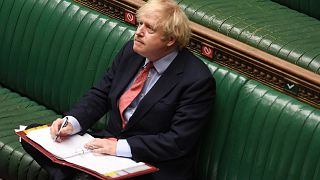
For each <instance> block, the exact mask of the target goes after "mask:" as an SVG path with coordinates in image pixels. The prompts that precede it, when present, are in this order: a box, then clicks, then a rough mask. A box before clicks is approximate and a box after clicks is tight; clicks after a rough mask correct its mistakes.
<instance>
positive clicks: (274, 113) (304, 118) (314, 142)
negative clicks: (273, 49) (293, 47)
mask: <svg viewBox="0 0 320 180" xmlns="http://www.w3.org/2000/svg"><path fill="white" fill-rule="evenodd" d="M219 71H221V70H219ZM229 76H230V75H229ZM215 77H216V78H218V79H219V76H215ZM235 77H236V76H235V75H234V77H228V76H224V78H228V79H230V80H231V79H235ZM238 79H239V77H238ZM240 79H242V78H240ZM238 81H239V80H237V81H230V82H229V85H228V86H229V87H232V88H226V87H228V86H226V85H223V84H219V81H218V83H217V85H218V86H219V85H220V86H223V90H224V91H223V92H221V91H220V92H219V89H218V92H217V93H218V96H217V98H218V99H217V100H218V101H217V102H216V104H215V111H214V112H215V113H220V114H213V115H212V116H213V118H212V121H214V122H213V124H214V125H213V126H214V128H212V125H210V126H209V128H208V129H207V130H206V133H205V135H204V139H205V140H204V142H203V143H202V144H201V151H200V159H199V162H198V163H197V166H198V169H199V170H198V177H199V179H212V180H216V179H217V180H220V179H221V180H222V179H238V180H248V179H255V180H256V179H265V180H269V179H276V180H310V179H319V178H320V166H319V162H320V151H319V149H320V127H319V125H320V110H319V109H315V108H313V107H311V106H309V105H306V104H305V103H301V102H299V101H297V100H296V99H294V98H292V97H289V96H287V95H284V94H282V93H279V92H277V91H275V90H273V89H271V88H268V87H266V86H264V85H262V84H260V83H258V82H256V81H253V80H249V81H246V82H245V83H244V84H243V83H241V80H240V82H238ZM231 85H232V86H231ZM239 88H240V90H239ZM234 89H238V90H239V91H238V92H236V91H235V92H233V90H234ZM228 91H229V92H228ZM228 94H230V95H231V96H232V95H234V96H235V97H234V98H230V95H228ZM219 98H220V100H219ZM231 99H232V101H231ZM223 100H224V101H223ZM219 101H220V102H219ZM218 106H221V107H218ZM218 109H219V110H218Z"/></svg>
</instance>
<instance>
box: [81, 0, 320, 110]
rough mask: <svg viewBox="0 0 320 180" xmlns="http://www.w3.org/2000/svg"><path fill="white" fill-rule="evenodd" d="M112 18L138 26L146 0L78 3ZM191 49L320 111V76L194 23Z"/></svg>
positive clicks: (93, 0) (99, 0)
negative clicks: (138, 12) (138, 17)
mask: <svg viewBox="0 0 320 180" xmlns="http://www.w3.org/2000/svg"><path fill="white" fill-rule="evenodd" d="M75 1H77V2H79V3H81V4H83V5H85V6H87V7H89V8H92V9H95V10H97V11H99V12H101V13H103V14H106V15H108V16H110V17H112V18H116V19H118V20H121V21H123V22H126V23H129V24H131V25H133V26H136V24H137V22H136V19H135V12H136V10H137V9H138V8H139V7H141V6H142V5H143V4H144V3H145V2H144V1H142V0H121V1H120V0H118V1H116V0H75ZM191 28H192V37H191V41H190V44H189V46H188V48H189V49H190V50H191V51H192V52H194V53H195V54H198V55H200V56H203V57H205V58H207V59H209V60H210V61H214V62H215V63H217V64H220V65H222V66H226V67H228V68H230V69H233V70H235V71H237V72H239V73H241V74H244V75H246V76H248V77H250V78H252V79H255V80H257V81H259V82H261V83H263V84H265V85H267V86H270V87H273V88H275V89H277V90H279V91H281V92H284V93H286V94H288V95H291V96H293V97H295V98H297V99H299V100H301V101H304V102H306V103H309V104H310V105H312V106H315V107H317V108H320V75H318V74H316V73H313V72H310V71H308V70H306V69H303V68H301V67H299V66H296V65H294V64H291V63H289V62H287V61H285V60H282V59H280V58H278V57H275V56H273V55H271V54H268V53H266V52H264V51H262V50H259V49H257V48H254V47H252V46H250V45H247V44H245V43H242V42H239V41H237V40H235V39H232V38H230V37H228V36H225V35H223V34H220V33H218V32H216V31H213V30H211V29H209V28H206V27H203V26H201V25H199V24H196V23H191Z"/></svg>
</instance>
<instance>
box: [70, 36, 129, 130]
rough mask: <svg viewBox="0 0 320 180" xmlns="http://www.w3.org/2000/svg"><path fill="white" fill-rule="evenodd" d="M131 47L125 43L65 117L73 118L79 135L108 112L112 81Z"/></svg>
mask: <svg viewBox="0 0 320 180" xmlns="http://www.w3.org/2000/svg"><path fill="white" fill-rule="evenodd" d="M130 45H132V43H130V42H129V43H127V44H126V45H125V46H124V47H123V48H122V49H121V50H120V51H119V53H118V54H117V56H116V57H115V59H114V60H113V63H112V66H111V67H110V68H109V69H108V70H107V72H106V73H105V74H104V76H103V77H102V79H100V80H99V81H98V82H97V83H96V84H95V85H94V86H93V87H92V88H91V89H90V90H89V91H88V92H87V93H86V94H85V95H84V96H83V97H82V98H81V99H80V100H79V102H77V103H76V104H75V105H74V106H73V107H72V108H71V110H70V111H69V112H67V113H65V115H69V116H73V117H75V118H76V119H77V120H78V121H79V123H80V126H81V128H82V131H81V132H80V133H83V132H86V130H87V129H89V128H90V127H91V126H92V125H93V124H94V123H95V122H96V121H97V120H98V119H99V118H101V117H102V116H103V115H104V114H106V113H107V112H108V111H109V110H110V107H111V105H110V99H109V98H108V95H109V92H110V88H111V85H112V81H113V79H114V76H115V73H116V72H117V68H118V65H119V64H120V63H121V61H122V60H123V59H125V57H124V56H125V55H124V54H126V53H125V52H126V50H127V49H128V48H129V47H130Z"/></svg>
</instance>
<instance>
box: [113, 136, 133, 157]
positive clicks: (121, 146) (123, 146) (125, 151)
mask: <svg viewBox="0 0 320 180" xmlns="http://www.w3.org/2000/svg"><path fill="white" fill-rule="evenodd" d="M116 155H117V156H121V157H128V158H131V157H132V154H131V148H130V146H129V144H128V142H127V140H125V139H119V140H118V143H117V149H116Z"/></svg>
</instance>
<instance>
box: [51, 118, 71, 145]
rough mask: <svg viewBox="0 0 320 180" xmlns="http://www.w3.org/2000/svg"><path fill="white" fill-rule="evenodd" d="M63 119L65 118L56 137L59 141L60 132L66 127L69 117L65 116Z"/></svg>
mask: <svg viewBox="0 0 320 180" xmlns="http://www.w3.org/2000/svg"><path fill="white" fill-rule="evenodd" d="M63 119H64V120H63V122H62V124H61V126H60V128H59V131H58V134H57V136H56V137H55V138H54V141H57V139H58V137H59V136H60V132H61V130H62V128H64V127H66V126H67V125H68V117H64V118H63Z"/></svg>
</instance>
